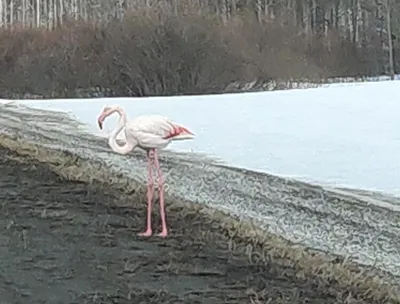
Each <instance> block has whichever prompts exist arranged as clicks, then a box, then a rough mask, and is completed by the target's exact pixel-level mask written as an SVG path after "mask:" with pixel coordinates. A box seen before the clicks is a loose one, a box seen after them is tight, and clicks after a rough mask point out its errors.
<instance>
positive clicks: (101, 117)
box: [97, 115, 104, 130]
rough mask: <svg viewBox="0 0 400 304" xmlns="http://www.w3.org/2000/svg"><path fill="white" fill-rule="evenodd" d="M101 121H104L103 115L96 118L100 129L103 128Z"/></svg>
mask: <svg viewBox="0 0 400 304" xmlns="http://www.w3.org/2000/svg"><path fill="white" fill-rule="evenodd" d="M103 121H104V115H100V116H99V118H98V119H97V123H98V125H99V128H100V130H103Z"/></svg>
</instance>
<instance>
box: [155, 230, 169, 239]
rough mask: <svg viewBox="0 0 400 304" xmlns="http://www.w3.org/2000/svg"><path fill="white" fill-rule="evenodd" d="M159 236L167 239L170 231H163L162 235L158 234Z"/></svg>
mask: <svg viewBox="0 0 400 304" xmlns="http://www.w3.org/2000/svg"><path fill="white" fill-rule="evenodd" d="M157 236H159V237H163V238H165V237H167V236H168V231H167V230H163V231H161V232H160V233H157Z"/></svg>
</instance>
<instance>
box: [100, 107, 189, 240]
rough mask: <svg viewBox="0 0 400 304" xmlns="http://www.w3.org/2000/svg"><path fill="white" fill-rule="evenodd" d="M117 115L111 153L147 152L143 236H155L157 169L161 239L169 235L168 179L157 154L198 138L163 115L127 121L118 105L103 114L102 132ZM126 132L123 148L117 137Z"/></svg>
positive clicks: (111, 135)
mask: <svg viewBox="0 0 400 304" xmlns="http://www.w3.org/2000/svg"><path fill="white" fill-rule="evenodd" d="M113 113H118V114H119V120H118V123H117V127H116V128H115V129H114V130H113V131H112V132H111V134H110V137H109V139H108V144H109V146H110V147H111V149H112V150H113V151H114V152H116V153H119V154H122V155H126V154H128V153H130V152H131V151H132V150H133V149H135V148H137V147H138V148H141V149H143V150H144V151H145V152H146V159H147V173H148V177H147V178H148V183H147V220H146V230H145V231H144V232H141V233H139V234H138V235H139V236H144V237H149V236H151V235H152V234H153V231H152V228H151V217H152V200H153V195H154V188H153V185H154V181H153V172H152V167H155V168H156V171H157V175H158V184H159V202H160V216H161V226H162V229H161V232H160V233H159V234H158V236H160V237H166V236H167V235H168V229H167V224H166V220H165V205H164V178H163V174H162V172H161V168H160V164H159V161H158V155H157V154H158V153H157V150H159V149H163V148H165V147H166V146H168V145H169V144H170V143H171V142H172V141H175V140H186V139H193V138H194V134H193V133H192V132H191V131H189V130H188V129H187V128H186V127H184V126H182V125H179V124H177V123H175V122H173V121H171V120H169V119H168V118H166V117H163V116H159V115H145V116H139V117H136V118H134V119H132V120H130V121H127V115H126V113H125V111H124V110H123V109H122V108H121V107H120V106H118V105H112V106H110V105H106V106H105V107H104V108H103V110H102V112H101V113H100V115H99V117H98V119H97V122H98V125H99V128H100V129H101V130H102V129H103V122H104V120H105V119H106V118H107V117H108V116H110V115H112V114H113ZM123 128H125V131H124V132H125V138H126V141H125V143H124V144H123V145H119V144H118V143H117V136H118V134H119V133H120V132H121V131H122V129H123Z"/></svg>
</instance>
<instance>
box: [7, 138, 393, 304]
mask: <svg viewBox="0 0 400 304" xmlns="http://www.w3.org/2000/svg"><path fill="white" fill-rule="evenodd" d="M0 146H2V147H3V148H6V149H9V150H11V151H13V152H14V153H16V154H17V155H19V156H18V159H19V161H21V160H23V159H25V161H29V160H35V161H39V162H44V163H46V164H47V165H48V166H50V168H51V169H52V170H54V172H56V173H57V174H58V175H60V176H62V177H63V178H65V179H67V180H74V181H81V182H85V183H89V184H91V183H94V182H101V183H103V184H104V186H106V187H110V188H113V189H118V190H119V191H121V192H122V193H124V194H125V195H126V196H129V197H132V196H133V197H132V198H131V200H134V199H136V198H137V195H140V196H142V195H144V193H142V191H141V190H138V189H141V187H140V185H135V184H134V183H133V182H132V181H131V180H129V179H128V178H127V177H122V176H121V175H118V174H117V173H116V172H113V170H111V169H109V168H106V167H105V166H102V165H101V164H100V163H96V162H93V161H89V160H85V159H82V158H79V157H76V156H73V155H71V154H70V153H67V152H63V151H55V150H48V149H45V148H42V147H40V146H38V145H35V144H32V143H27V142H24V141H21V140H19V139H18V138H17V139H15V138H11V137H9V136H7V135H4V134H2V135H0ZM167 199H168V201H169V202H173V203H172V206H171V208H178V209H179V208H181V209H182V210H185V212H186V213H192V214H200V215H201V216H203V217H204V219H207V221H210V222H212V223H213V225H215V226H217V227H219V229H221V230H222V231H223V232H224V234H225V236H226V241H227V242H228V246H229V248H230V249H231V250H232V251H235V252H238V253H242V254H243V253H244V254H247V255H248V259H249V261H251V262H252V263H254V264H260V263H261V264H268V263H269V261H271V260H273V262H274V263H275V264H279V265H283V266H284V265H288V266H291V267H294V268H295V269H296V273H295V274H294V275H295V276H296V278H298V279H300V280H301V279H303V278H305V277H309V276H312V277H317V278H319V279H320V282H321V285H320V286H319V287H316V288H327V289H330V288H331V289H332V290H333V289H335V290H343V293H342V294H340V293H338V294H337V296H338V297H340V298H341V299H342V300H343V301H345V302H346V301H347V303H358V302H359V301H362V302H364V301H367V302H369V303H400V292H399V289H398V286H395V285H394V283H393V281H392V280H391V277H390V276H389V275H387V274H384V273H381V272H380V271H378V270H372V269H371V268H369V269H367V268H364V267H361V266H358V265H356V264H354V263H351V262H349V261H347V260H346V259H342V258H338V257H336V256H333V255H329V254H325V253H319V252H316V251H313V250H310V249H307V248H305V247H303V246H300V245H294V244H291V243H289V242H288V241H286V240H284V239H282V238H280V237H277V236H275V235H272V234H269V233H266V232H264V231H261V230H260V229H258V228H257V227H255V226H254V225H253V224H252V223H251V222H249V221H238V220H235V219H233V218H232V217H230V216H228V215H226V214H224V213H223V212H220V211H217V210H214V209H210V208H208V207H205V206H199V205H197V204H191V203H187V202H183V201H180V200H178V199H176V198H173V197H168V198H167ZM258 296H260V295H257V294H256V295H254V297H255V298H257V297H258ZM351 299H353V301H354V302H352V300H351Z"/></svg>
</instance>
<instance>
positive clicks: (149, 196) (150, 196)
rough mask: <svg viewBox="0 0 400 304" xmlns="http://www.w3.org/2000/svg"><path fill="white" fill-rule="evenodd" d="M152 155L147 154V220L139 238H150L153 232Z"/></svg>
mask: <svg viewBox="0 0 400 304" xmlns="http://www.w3.org/2000/svg"><path fill="white" fill-rule="evenodd" d="M152 158H153V155H151V154H150V153H147V219H146V226H147V228H146V231H145V232H142V233H139V234H138V235H140V236H151V235H152V234H153V231H152V229H151V208H152V202H153V192H154V182H153V172H152V169H151V167H152V164H153V159H152Z"/></svg>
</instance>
